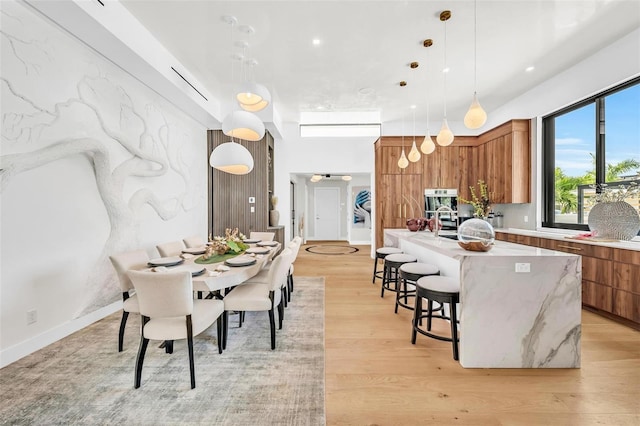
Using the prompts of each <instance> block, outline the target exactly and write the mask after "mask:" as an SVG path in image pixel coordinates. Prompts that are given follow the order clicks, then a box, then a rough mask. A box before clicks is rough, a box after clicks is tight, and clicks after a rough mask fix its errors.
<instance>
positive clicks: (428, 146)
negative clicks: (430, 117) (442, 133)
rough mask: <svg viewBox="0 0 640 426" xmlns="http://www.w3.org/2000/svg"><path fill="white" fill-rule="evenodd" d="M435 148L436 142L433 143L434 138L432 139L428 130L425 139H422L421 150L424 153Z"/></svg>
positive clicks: (429, 152)
mask: <svg viewBox="0 0 640 426" xmlns="http://www.w3.org/2000/svg"><path fill="white" fill-rule="evenodd" d="M435 150H436V144H435V143H433V139H431V135H430V134H429V131H428V130H427V136H425V137H424V141H422V145H420V151H422V153H423V154H431V153H432V152H433V151H435Z"/></svg>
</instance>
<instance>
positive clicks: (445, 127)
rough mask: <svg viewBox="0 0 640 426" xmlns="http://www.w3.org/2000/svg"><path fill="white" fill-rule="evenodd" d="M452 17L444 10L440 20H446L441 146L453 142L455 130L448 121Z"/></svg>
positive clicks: (439, 136) (439, 135) (439, 141)
mask: <svg viewBox="0 0 640 426" xmlns="http://www.w3.org/2000/svg"><path fill="white" fill-rule="evenodd" d="M449 18H451V11H449V10H444V11H442V13H441V14H440V20H441V21H442V22H444V69H443V70H442V72H443V74H444V118H443V119H442V128H440V133H438V136H437V137H436V142H438V145H441V146H448V145H451V144H452V143H453V132H452V131H451V129H449V123H448V122H447V73H448V72H449V69H448V68H447V21H448V20H449Z"/></svg>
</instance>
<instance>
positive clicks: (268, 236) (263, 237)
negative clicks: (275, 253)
mask: <svg viewBox="0 0 640 426" xmlns="http://www.w3.org/2000/svg"><path fill="white" fill-rule="evenodd" d="M275 237H276V233H275V232H251V233H249V238H250V239H252V240H260V241H273V239H274V238H275Z"/></svg>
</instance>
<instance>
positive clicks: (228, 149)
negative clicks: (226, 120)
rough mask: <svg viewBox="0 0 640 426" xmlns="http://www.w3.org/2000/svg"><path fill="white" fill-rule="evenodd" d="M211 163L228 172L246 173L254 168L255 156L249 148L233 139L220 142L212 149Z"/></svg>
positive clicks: (214, 166) (235, 173) (215, 167)
mask: <svg viewBox="0 0 640 426" xmlns="http://www.w3.org/2000/svg"><path fill="white" fill-rule="evenodd" d="M209 164H210V165H211V167H213V168H214V169H218V170H220V171H223V172H226V173H231V174H234V175H246V174H247V173H249V172H250V171H251V170H253V157H252V156H251V153H250V152H249V150H248V149H247V148H245V147H244V146H242V145H240V144H239V143H236V142H233V141H231V142H225V143H223V144H220V145H218V146H217V147H215V148H214V150H213V151H211V155H210V156H209Z"/></svg>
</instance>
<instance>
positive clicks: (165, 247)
mask: <svg viewBox="0 0 640 426" xmlns="http://www.w3.org/2000/svg"><path fill="white" fill-rule="evenodd" d="M184 248H185V246H184V244H183V243H182V241H170V242H168V243H162V244H158V245H157V246H156V249H158V253H160V256H162V257H170V256H180V255H181V254H182V250H183V249H184Z"/></svg>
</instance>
